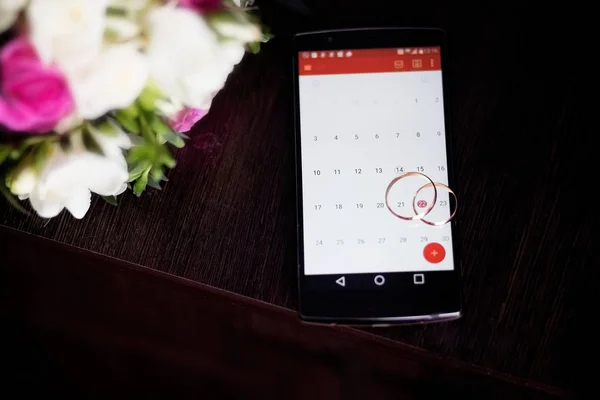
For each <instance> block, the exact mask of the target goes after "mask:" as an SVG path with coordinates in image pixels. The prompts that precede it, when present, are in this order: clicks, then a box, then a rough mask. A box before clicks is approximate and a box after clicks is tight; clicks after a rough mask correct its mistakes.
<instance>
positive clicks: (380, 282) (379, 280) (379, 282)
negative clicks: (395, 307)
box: [373, 275, 385, 286]
mask: <svg viewBox="0 0 600 400" xmlns="http://www.w3.org/2000/svg"><path fill="white" fill-rule="evenodd" d="M373 281H374V282H375V284H376V285H377V286H381V285H383V284H384V283H385V278H384V277H383V275H377V276H376V277H375V279H373Z"/></svg>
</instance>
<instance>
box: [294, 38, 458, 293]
mask: <svg viewBox="0 0 600 400" xmlns="http://www.w3.org/2000/svg"><path fill="white" fill-rule="evenodd" d="M440 51H441V49H440V47H435V46H430V47H418V48H415V47H408V48H401V49H398V48H377V49H340V50H327V51H302V52H299V54H298V63H299V64H298V73H299V77H298V79H299V82H298V98H299V111H300V113H299V119H300V140H301V172H302V186H301V196H302V204H303V208H302V223H303V233H302V235H303V237H302V240H303V252H304V254H303V256H304V274H305V275H332V274H334V275H347V274H365V273H367V274H372V273H394V272H421V271H451V270H453V269H454V263H453V260H454V257H453V254H452V251H453V246H452V229H451V224H449V223H446V224H441V225H440V226H432V225H430V224H427V223H425V222H424V221H423V220H425V221H429V222H432V223H434V222H437V223H439V222H440V221H442V222H443V221H445V220H447V219H449V218H450V213H451V211H452V210H451V203H452V206H454V203H453V201H451V200H453V198H451V197H452V196H451V195H450V193H449V192H448V191H447V190H445V189H444V188H443V187H442V186H439V187H438V186H435V185H431V184H430V183H431V182H434V183H439V184H443V185H448V165H447V164H448V160H447V148H446V133H445V121H444V105H443V85H442V71H441V57H440ZM408 172H418V173H420V174H423V175H419V174H415V175H412V176H406V177H405V178H403V179H400V180H398V181H397V182H395V183H394V184H393V185H391V187H390V184H391V183H392V181H393V180H394V179H395V178H397V177H399V176H402V175H403V174H406V173H408ZM427 178H429V179H427ZM428 184H429V185H428ZM434 186H435V187H436V189H437V196H436V195H435V193H434V189H433V187H434ZM386 191H387V194H386ZM426 210H429V212H428V213H427V214H426V216H424V217H423V218H422V219H423V220H420V219H413V220H407V219H402V218H399V217H398V216H402V217H405V218H411V217H414V216H415V215H416V214H422V213H424V212H425V211H426ZM338 283H340V282H338ZM375 283H376V284H379V283H378V282H377V279H376V281H375ZM415 283H420V282H416V281H415Z"/></svg>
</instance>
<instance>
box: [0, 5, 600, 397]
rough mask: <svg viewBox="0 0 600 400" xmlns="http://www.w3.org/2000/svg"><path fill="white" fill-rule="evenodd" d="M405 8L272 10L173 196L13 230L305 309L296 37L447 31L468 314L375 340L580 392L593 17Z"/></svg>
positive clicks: (3, 218) (201, 130)
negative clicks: (261, 38) (314, 32)
mask: <svg viewBox="0 0 600 400" xmlns="http://www.w3.org/2000/svg"><path fill="white" fill-rule="evenodd" d="M390 3H392V2H390ZM393 3H396V2H393ZM398 3H402V4H399V5H398V4H396V5H385V6H384V5H382V4H378V3H376V2H349V1H341V0H340V1H319V2H316V1H314V2H310V5H311V6H313V7H314V8H313V14H312V15H310V16H303V15H301V14H298V13H294V12H292V11H290V10H288V9H286V8H284V7H282V6H281V5H280V4H279V3H269V2H264V1H263V2H262V3H261V12H262V14H263V17H264V19H265V21H266V22H267V23H269V24H270V25H271V26H272V27H273V31H274V32H275V34H276V35H277V36H276V39H275V40H273V41H272V42H270V43H268V44H267V45H266V46H264V49H263V52H262V53H261V54H259V55H257V56H247V57H246V58H245V59H244V61H243V62H242V64H241V65H239V66H238V68H236V70H235V71H234V72H233V74H232V75H231V76H230V79H229V81H228V84H227V86H226V88H225V89H224V90H223V91H222V92H221V93H220V94H219V95H218V96H217V98H216V99H215V101H214V103H213V108H212V110H211V112H210V114H209V115H208V116H207V117H206V118H205V119H203V120H202V121H201V122H200V123H199V124H198V125H197V126H196V127H195V128H194V130H193V132H192V134H191V140H190V141H189V143H188V145H187V146H186V147H185V148H184V149H182V150H180V151H178V152H177V159H178V166H177V167H176V168H175V169H174V170H173V171H171V172H170V173H169V182H168V184H167V185H166V186H165V188H164V190H163V191H150V192H148V193H146V194H144V195H143V196H142V198H140V199H136V198H135V197H134V196H133V195H132V194H127V195H125V196H123V197H122V198H121V200H120V205H119V206H118V207H113V206H110V205H108V204H106V203H104V202H103V201H102V200H101V199H98V198H95V199H94V200H93V205H92V209H91V210H90V212H89V213H88V215H87V216H86V217H85V218H84V219H83V220H81V221H77V220H74V219H73V218H72V217H71V216H70V215H67V214H66V213H63V214H61V215H60V216H59V217H57V218H55V219H52V220H50V221H45V220H42V219H40V218H36V217H31V218H26V217H24V216H23V215H21V214H19V213H18V212H16V211H14V210H11V209H9V208H8V206H7V205H6V204H5V203H1V204H2V208H1V209H0V223H1V224H3V225H5V226H7V227H12V228H16V229H18V230H21V231H25V232H29V233H33V234H35V235H39V236H42V237H46V238H50V239H53V240H55V241H58V242H62V243H65V244H68V245H72V246H76V247H79V248H82V249H86V250H90V251H92V252H96V253H101V254H104V255H107V256H110V257H115V258H119V259H123V260H126V261H130V262H133V263H136V264H140V265H143V266H146V267H149V268H152V269H156V270H159V271H163V272H167V273H170V274H173V275H177V276H179V277H183V278H187V279H190V280H193V281H197V282H201V283H203V284H206V285H210V286H214V287H217V288H220V289H224V290H227V291H231V292H235V293H238V294H241V295H244V296H248V297H251V298H254V299H258V300H262V301H264V302H268V303H272V304H275V305H279V306H283V307H286V308H289V309H292V310H293V309H294V308H295V306H296V296H295V293H294V282H295V274H296V271H295V265H296V263H295V252H296V246H295V204H294V203H295V198H294V196H295V189H294V185H295V182H294V144H293V130H292V108H291V100H292V97H291V96H292V94H291V82H292V81H291V75H290V72H291V71H290V58H289V50H290V49H289V37H290V35H291V34H292V33H293V32H296V31H300V30H309V29H316V28H339V27H356V26H377V25H381V26H385V25H388V26H390V25H391V26H439V27H442V28H444V29H445V30H446V31H447V33H448V35H449V42H450V43H449V45H450V66H449V67H450V69H451V72H450V76H451V78H452V87H453V90H452V93H451V94H450V95H449V97H448V101H449V102H450V104H451V106H452V110H453V112H452V114H453V115H452V117H453V119H452V126H453V133H454V137H453V138H452V140H453V147H454V149H455V154H454V162H455V169H456V175H457V185H456V190H457V192H458V194H459V197H460V200H461V208H460V210H459V215H458V218H459V221H460V224H459V232H458V239H459V241H460V253H461V254H462V260H461V266H462V270H463V276H464V303H465V307H464V311H465V315H464V317H463V318H462V319H461V320H459V321H457V322H452V323H446V324H438V325H430V326H407V327H399V328H392V329H380V330H374V331H373V332H374V333H376V334H377V335H381V336H384V337H387V338H390V339H393V340H395V341H399V342H403V343H407V344H410V345H413V346H417V347H419V348H422V349H425V350H428V351H429V352H431V353H433V354H438V355H441V356H444V357H449V358H452V359H456V360H461V361H462V362H466V363H468V364H473V365H476V366H479V367H482V368H485V369H489V370H490V371H493V372H494V373H500V374H506V375H508V376H514V377H516V378H522V379H525V380H530V381H532V382H534V381H535V382H540V383H543V384H546V385H550V386H554V387H557V388H560V389H564V390H566V391H569V392H576V391H577V390H578V389H579V388H580V387H581V386H582V385H584V384H585V383H586V382H589V378H590V377H591V376H592V375H591V372H590V371H589V370H588V369H587V368H586V367H585V366H584V365H585V364H584V363H580V362H579V360H580V359H581V358H582V355H583V354H585V352H586V351H587V347H588V345H590V344H591V343H593V338H592V335H591V334H590V333H588V332H589V330H588V329H586V328H587V326H586V322H587V321H588V319H587V315H588V306H589V305H592V304H593V302H594V300H596V296H594V292H593V290H594V289H593V288H594V285H595V284H596V283H597V274H596V273H595V270H594V267H595V266H597V262H596V263H594V262H593V261H592V258H591V255H592V254H591V246H592V244H591V232H592V217H593V216H591V215H589V214H590V213H593V211H590V210H592V209H593V208H586V207H584V206H582V205H581V202H582V201H588V200H587V199H592V196H591V195H590V194H589V193H586V192H585V190H587V189H586V188H588V187H589V186H586V183H585V181H583V178H582V177H583V174H582V172H584V171H586V169H587V168H589V166H591V160H592V156H591V154H592V150H593V146H592V137H593V134H592V131H591V126H592V125H587V124H585V122H584V120H583V118H584V116H585V115H588V114H587V113H588V110H591V107H590V104H591V103H589V102H587V101H585V100H584V96H585V95H586V91H587V90H588V85H589V83H588V82H589V81H588V79H589V78H590V77H591V76H593V73H592V66H593V64H592V61H591V60H589V59H586V57H587V56H589V54H590V52H593V50H591V48H589V47H587V46H588V45H589V44H588V42H589V40H587V39H586V36H582V34H584V33H585V32H582V30H581V28H578V27H577V26H575V25H574V26H573V27H571V26H570V25H565V24H568V23H569V21H574V20H573V19H572V18H573V17H574V16H576V13H575V12H576V11H577V10H576V9H575V8H574V9H573V10H574V11H573V12H571V11H569V10H566V9H560V10H558V9H557V10H553V9H544V10H540V9H538V8H537V7H536V6H533V5H531V6H530V5H528V4H527V3H526V2H521V3H519V4H518V5H514V6H512V5H509V4H505V3H498V4H494V5H485V6H484V5H479V6H476V8H473V7H474V6H469V7H466V6H463V7H462V8H461V7H457V6H455V5H451V4H449V3H448V4H445V5H443V6H435V5H433V4H429V3H428V4H425V3H423V4H405V3H404V2H398ZM581 26H583V24H582V25H581ZM594 101H595V100H594ZM588 163H589V166H588ZM585 210H587V212H584V211H585ZM2 235H4V236H5V237H7V236H10V235H13V234H12V233H11V231H10V230H6V229H3V230H2ZM20 243H23V246H22V248H23V251H35V249H33V248H31V249H28V243H29V242H28V239H22V240H20ZM65 262H66V263H68V262H69V261H68V260H65Z"/></svg>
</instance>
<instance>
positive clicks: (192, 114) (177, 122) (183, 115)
mask: <svg viewBox="0 0 600 400" xmlns="http://www.w3.org/2000/svg"><path fill="white" fill-rule="evenodd" d="M205 115H206V110H200V109H198V108H188V107H186V108H184V109H183V110H181V111H179V112H178V113H177V114H175V116H174V117H173V118H172V119H171V120H170V121H169V125H170V126H171V128H173V129H174V130H176V131H177V132H180V133H181V132H187V131H189V130H190V129H192V126H194V124H195V123H196V122H198V121H200V120H201V119H202V117H204V116H205Z"/></svg>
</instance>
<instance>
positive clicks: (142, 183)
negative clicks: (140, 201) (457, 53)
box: [133, 167, 152, 197]
mask: <svg viewBox="0 0 600 400" xmlns="http://www.w3.org/2000/svg"><path fill="white" fill-rule="evenodd" d="M150 168H152V167H148V168H146V170H145V171H144V172H142V175H141V176H140V177H139V178H138V179H137V180H136V181H135V183H134V184H133V193H134V194H135V195H136V196H138V197H140V196H141V194H142V192H143V191H144V190H145V189H146V185H147V184H148V174H149V173H150Z"/></svg>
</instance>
